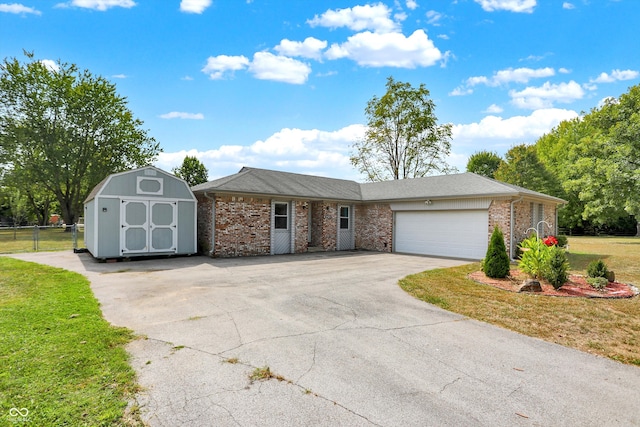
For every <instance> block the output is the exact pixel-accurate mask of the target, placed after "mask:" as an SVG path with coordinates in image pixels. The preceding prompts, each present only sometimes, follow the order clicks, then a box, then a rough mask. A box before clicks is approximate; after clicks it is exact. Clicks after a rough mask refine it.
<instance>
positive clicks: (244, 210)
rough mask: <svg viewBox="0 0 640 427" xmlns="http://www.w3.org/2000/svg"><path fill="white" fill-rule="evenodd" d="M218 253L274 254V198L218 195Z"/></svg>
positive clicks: (224, 255)
mask: <svg viewBox="0 0 640 427" xmlns="http://www.w3.org/2000/svg"><path fill="white" fill-rule="evenodd" d="M215 219H216V225H215V238H216V242H215V252H214V256H219V257H233V256H253V255H269V254H270V253H271V200H270V199H265V198H257V197H243V196H226V195H225V196H216V215H215Z"/></svg>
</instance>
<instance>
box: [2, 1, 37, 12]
mask: <svg viewBox="0 0 640 427" xmlns="http://www.w3.org/2000/svg"><path fill="white" fill-rule="evenodd" d="M0 12H5V13H15V14H16V15H17V14H26V13H31V14H33V15H42V12H40V11H39V10H37V9H34V8H32V7H28V6H24V5H22V4H19V3H11V4H7V3H0Z"/></svg>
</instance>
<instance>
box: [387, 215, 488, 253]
mask: <svg viewBox="0 0 640 427" xmlns="http://www.w3.org/2000/svg"><path fill="white" fill-rule="evenodd" d="M488 217H489V215H488V212H487V211H486V210H459V211H428V212H425V211H410V212H396V217H395V229H394V233H395V234H394V236H395V247H394V251H395V252H404V253H409V254H421V255H434V256H443V257H452V258H469V259H482V258H484V256H485V254H486V252H487V246H488V243H489V237H488V230H489V224H488Z"/></svg>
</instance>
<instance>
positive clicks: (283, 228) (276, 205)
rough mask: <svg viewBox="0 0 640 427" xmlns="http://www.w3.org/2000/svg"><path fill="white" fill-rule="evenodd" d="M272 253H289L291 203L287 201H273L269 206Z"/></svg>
mask: <svg viewBox="0 0 640 427" xmlns="http://www.w3.org/2000/svg"><path fill="white" fill-rule="evenodd" d="M271 208H272V209H271V212H272V217H271V224H272V228H271V231H272V236H273V238H272V242H271V244H272V246H271V248H272V249H271V253H272V254H273V255H279V254H290V253H291V205H290V204H289V203H287V202H273V203H272V206H271Z"/></svg>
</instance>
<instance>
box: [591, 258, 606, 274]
mask: <svg viewBox="0 0 640 427" xmlns="http://www.w3.org/2000/svg"><path fill="white" fill-rule="evenodd" d="M607 273H609V269H608V268H607V264H605V263H604V261H602V260H601V259H599V260H597V261H591V262H590V263H589V265H588V266H587V276H589V277H605V278H606V277H607Z"/></svg>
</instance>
